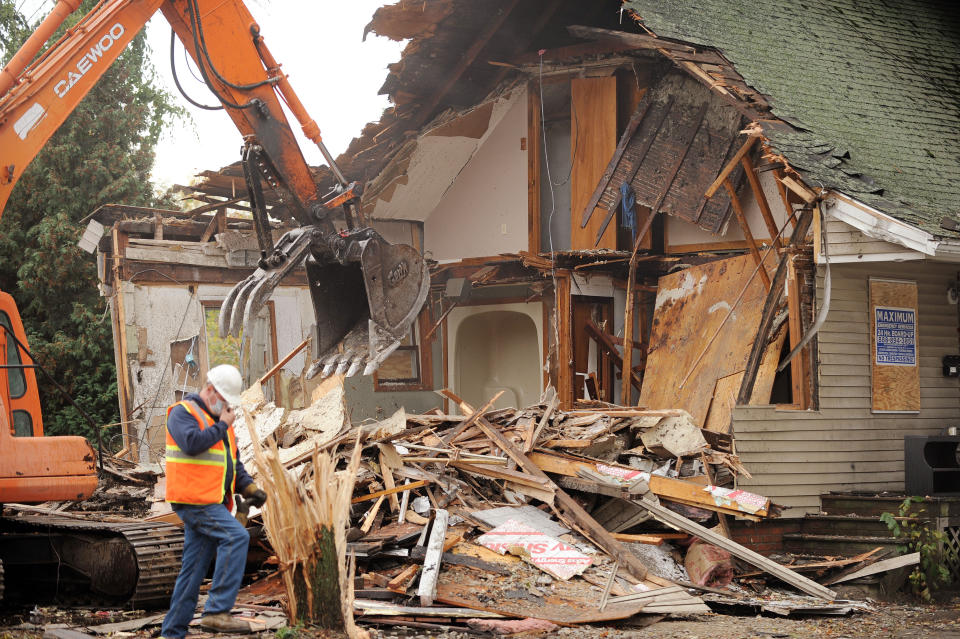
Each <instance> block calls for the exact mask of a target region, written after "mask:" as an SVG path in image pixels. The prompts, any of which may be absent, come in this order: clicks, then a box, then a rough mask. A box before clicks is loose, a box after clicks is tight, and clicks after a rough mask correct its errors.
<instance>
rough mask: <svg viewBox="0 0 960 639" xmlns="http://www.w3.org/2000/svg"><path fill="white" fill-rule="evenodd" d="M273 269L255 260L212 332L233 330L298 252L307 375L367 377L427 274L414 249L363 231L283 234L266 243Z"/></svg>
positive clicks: (426, 285) (402, 329)
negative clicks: (310, 329) (309, 329)
mask: <svg viewBox="0 0 960 639" xmlns="http://www.w3.org/2000/svg"><path fill="white" fill-rule="evenodd" d="M279 254H283V256H285V258H284V259H276V258H274V259H271V262H273V263H277V264H279V266H276V267H268V266H267V265H261V267H260V268H258V269H257V270H256V271H254V273H253V274H251V275H250V276H248V277H247V278H246V279H245V280H243V281H242V282H240V283H239V284H237V285H236V286H235V287H234V288H233V290H232V291H230V293H229V294H228V295H227V298H226V299H225V300H224V301H223V305H222V306H221V309H220V335H221V336H225V335H227V334H231V335H239V333H240V330H241V329H242V328H243V327H244V326H248V325H249V324H250V322H252V321H254V320H255V318H256V317H257V315H258V314H259V312H260V309H261V308H262V307H263V305H264V304H265V303H266V302H267V300H268V299H269V298H270V294H271V293H272V292H273V290H274V289H275V288H276V287H277V285H279V283H280V280H281V279H282V277H283V276H284V275H286V273H288V272H289V271H290V270H292V269H293V268H295V267H296V266H299V264H300V263H301V262H302V261H303V259H304V258H305V257H306V267H307V281H308V283H309V286H310V298H311V300H312V301H313V311H314V315H315V317H316V335H315V344H316V351H315V352H316V353H318V354H319V359H317V360H316V361H315V362H314V364H313V366H311V368H310V370H309V371H308V373H307V377H308V378H310V377H313V376H315V375H317V374H318V373H321V372H322V373H323V375H324V376H328V375H332V374H334V373H336V374H346V375H348V376H349V375H355V374H357V373H358V372H360V371H363V374H364V375H369V374H370V373H372V372H373V371H375V370H376V369H377V368H378V367H379V366H380V364H381V363H382V362H383V360H385V359H386V358H387V357H388V356H389V355H390V353H392V352H393V351H394V350H395V349H396V348H397V346H399V345H400V341H401V340H402V339H403V337H404V335H406V333H407V330H408V329H409V328H410V325H411V324H412V323H413V321H414V319H416V317H417V315H418V314H419V312H420V309H421V308H422V307H423V303H424V301H425V300H426V299H427V293H428V292H429V290H430V271H429V270H428V268H427V265H426V263H425V262H424V260H423V258H422V257H421V256H420V254H419V253H417V251H416V250H415V249H414V248H413V247H410V246H407V245H404V244H397V245H391V244H390V243H389V242H387V241H386V240H384V239H383V238H382V237H380V234H379V233H377V232H376V231H374V230H373V229H371V228H363V229H357V230H353V231H344V232H340V233H337V232H333V233H329V234H327V235H323V234H322V233H321V232H319V231H318V230H317V229H316V227H313V228H309V229H308V228H301V229H296V230H294V231H290V232H289V233H287V234H286V235H285V236H284V237H283V238H281V239H280V241H278V242H277V245H276V247H275V248H274V254H273V255H274V256H278V255H279Z"/></svg>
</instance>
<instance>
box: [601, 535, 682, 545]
mask: <svg viewBox="0 0 960 639" xmlns="http://www.w3.org/2000/svg"><path fill="white" fill-rule="evenodd" d="M610 534H611V535H613V538H614V539H616V540H618V541H629V542H630V543H634V544H649V545H651V546H659V545H661V544H663V542H664V541H666V540H668V539H686V538H687V537H689V535H687V534H685V533H656V534H650V535H628V534H626V533H610Z"/></svg>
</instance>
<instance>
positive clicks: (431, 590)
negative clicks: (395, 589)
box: [417, 508, 450, 606]
mask: <svg viewBox="0 0 960 639" xmlns="http://www.w3.org/2000/svg"><path fill="white" fill-rule="evenodd" d="M449 521H450V514H449V513H448V512H447V511H446V510H444V509H442V508H440V509H437V511H436V514H435V515H434V518H433V529H432V530H431V531H430V541H428V542H427V554H426V555H425V556H424V558H423V572H421V573H420V584H419V586H418V587H417V595H418V596H419V597H420V605H421V606H432V605H433V599H434V597H436V596H437V579H438V578H439V577H440V561H441V557H442V555H443V541H444V539H446V536H447V524H448V523H449Z"/></svg>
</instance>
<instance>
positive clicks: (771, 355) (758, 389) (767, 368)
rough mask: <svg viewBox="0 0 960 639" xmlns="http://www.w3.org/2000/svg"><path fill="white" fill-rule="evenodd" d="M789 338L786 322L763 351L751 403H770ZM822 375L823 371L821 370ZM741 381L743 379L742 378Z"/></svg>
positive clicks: (737, 390)
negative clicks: (783, 351) (785, 342)
mask: <svg viewBox="0 0 960 639" xmlns="http://www.w3.org/2000/svg"><path fill="white" fill-rule="evenodd" d="M786 339H787V325H786V323H784V324H783V326H781V327H780V330H778V331H777V334H776V337H774V338H773V340H772V341H771V342H770V344H769V345H768V346H767V350H766V351H764V353H763V359H761V360H760V368H759V369H758V370H757V381H756V382H755V383H754V385H753V394H751V395H750V403H751V404H769V403H770V395H771V393H772V392H773V381H774V379H775V378H776V376H777V365H778V364H779V363H780V353H781V351H782V350H783V343H784V341H786ZM821 375H822V372H821ZM740 381H741V383H742V382H743V379H742V378H741V380H740ZM739 390H740V385H739V384H738V385H737V388H736V390H735V391H734V392H735V393H737V392H739Z"/></svg>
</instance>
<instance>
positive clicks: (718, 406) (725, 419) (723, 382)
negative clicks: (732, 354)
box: [703, 371, 769, 434]
mask: <svg viewBox="0 0 960 639" xmlns="http://www.w3.org/2000/svg"><path fill="white" fill-rule="evenodd" d="M742 380H743V371H740V372H739V373H733V374H732V375H727V376H726V377H721V378H720V379H718V380H717V385H716V387H715V388H714V390H713V400H712V401H711V402H710V411H709V412H708V413H707V420H706V423H705V424H704V425H703V428H704V430H709V431H712V432H715V433H727V434H729V433H730V431H731V426H732V425H733V409H734V407H735V406H736V403H737V391H738V390H740V382H741V381H742ZM768 397H769V396H768Z"/></svg>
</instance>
